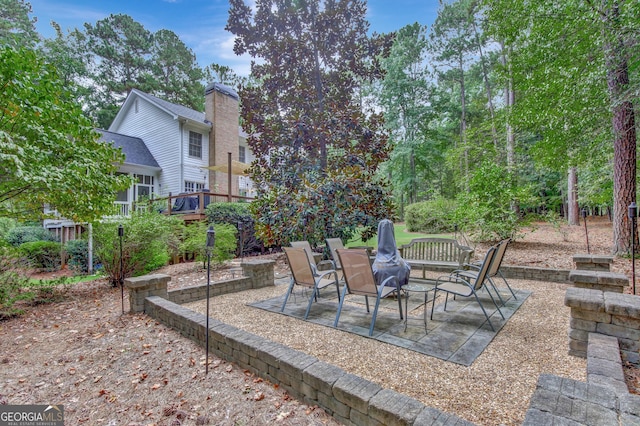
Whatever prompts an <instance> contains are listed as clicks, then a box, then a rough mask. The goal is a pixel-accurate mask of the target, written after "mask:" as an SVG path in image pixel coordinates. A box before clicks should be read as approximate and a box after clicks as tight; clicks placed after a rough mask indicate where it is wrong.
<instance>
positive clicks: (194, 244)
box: [180, 222, 237, 263]
mask: <svg viewBox="0 0 640 426" xmlns="http://www.w3.org/2000/svg"><path fill="white" fill-rule="evenodd" d="M208 228H209V225H207V224H206V222H195V223H192V224H190V225H187V227H186V228H185V232H184V236H183V241H182V243H181V244H180V251H181V252H182V253H183V254H189V253H193V254H195V255H196V260H197V261H202V262H204V261H206V256H207V251H206V244H207V230H208ZM213 229H214V231H215V233H216V240H215V245H214V248H213V252H212V253H211V260H212V261H213V262H214V263H222V262H224V261H225V260H229V259H233V257H234V254H235V252H236V239H237V236H236V234H237V230H236V227H235V226H233V225H229V224H227V223H220V224H216V225H214V227H213Z"/></svg>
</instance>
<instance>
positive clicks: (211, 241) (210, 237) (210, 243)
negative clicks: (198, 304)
mask: <svg viewBox="0 0 640 426" xmlns="http://www.w3.org/2000/svg"><path fill="white" fill-rule="evenodd" d="M215 245H216V231H215V230H214V229H213V225H210V226H209V229H208V230H207V243H206V246H207V327H206V333H207V334H206V337H205V340H206V345H207V348H206V351H205V352H206V355H205V375H207V374H209V285H210V284H211V251H213V247H214V246H215Z"/></svg>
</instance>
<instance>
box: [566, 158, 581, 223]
mask: <svg viewBox="0 0 640 426" xmlns="http://www.w3.org/2000/svg"><path fill="white" fill-rule="evenodd" d="M567 187H568V189H569V190H568V198H569V199H568V201H567V210H568V215H567V216H568V218H567V219H568V220H569V225H580V207H578V173H577V170H576V167H575V166H572V167H569V178H568V182H567Z"/></svg>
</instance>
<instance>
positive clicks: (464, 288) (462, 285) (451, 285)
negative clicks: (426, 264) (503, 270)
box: [431, 246, 504, 331]
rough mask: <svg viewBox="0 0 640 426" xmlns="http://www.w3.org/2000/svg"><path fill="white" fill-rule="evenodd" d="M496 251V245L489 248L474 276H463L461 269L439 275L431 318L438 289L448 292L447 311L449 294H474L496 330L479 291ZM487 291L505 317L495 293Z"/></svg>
mask: <svg viewBox="0 0 640 426" xmlns="http://www.w3.org/2000/svg"><path fill="white" fill-rule="evenodd" d="M496 252H497V248H496V247H495V246H493V247H491V248H489V250H487V254H486V255H485V257H484V260H483V261H482V264H481V266H480V269H479V271H478V273H477V274H475V275H474V276H462V275H460V272H461V271H453V272H451V274H449V275H445V276H441V277H438V279H437V280H436V286H435V288H434V290H433V305H432V307H431V319H433V311H434V310H435V307H436V295H437V294H438V291H444V292H445V293H446V297H445V300H444V310H445V311H446V310H447V301H448V299H449V294H453V296H454V298H455V296H462V297H470V296H473V297H475V299H476V302H478V305H480V309H482V312H483V313H484V316H485V317H486V318H487V322H488V323H489V327H491V330H493V331H495V328H493V324H491V320H489V315H488V314H487V311H486V310H485V309H484V306H482V302H480V298H479V297H478V291H480V290H481V289H482V287H483V286H484V282H485V279H486V277H487V273H488V271H489V269H490V268H491V263H492V262H493V260H494V259H495V257H496ZM487 293H488V294H489V297H490V298H491V301H492V302H493V304H494V305H495V307H496V309H497V310H498V312H499V313H500V316H501V317H502V318H503V319H504V315H502V311H500V307H499V306H498V304H497V303H496V301H495V299H494V298H493V295H492V294H491V292H490V291H489V289H488V288H487Z"/></svg>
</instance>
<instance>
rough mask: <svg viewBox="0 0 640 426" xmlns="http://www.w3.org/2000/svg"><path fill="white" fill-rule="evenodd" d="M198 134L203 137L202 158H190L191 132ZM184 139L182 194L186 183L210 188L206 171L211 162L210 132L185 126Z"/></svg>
mask: <svg viewBox="0 0 640 426" xmlns="http://www.w3.org/2000/svg"><path fill="white" fill-rule="evenodd" d="M190 131H191V132H196V133H199V134H201V135H202V156H201V157H200V158H196V157H191V156H189V132H190ZM182 137H183V138H184V141H185V143H184V146H183V148H182V155H183V158H184V172H183V176H184V177H183V179H182V180H183V182H182V188H181V190H180V192H183V190H184V181H187V180H188V181H191V182H197V183H202V184H203V185H204V186H203V187H204V188H207V189H211V188H209V183H208V182H207V175H208V171H207V170H206V169H205V167H207V165H208V162H209V132H205V131H203V130H202V129H198V128H195V127H194V126H191V125H189V124H185V125H184V126H183V131H182Z"/></svg>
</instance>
